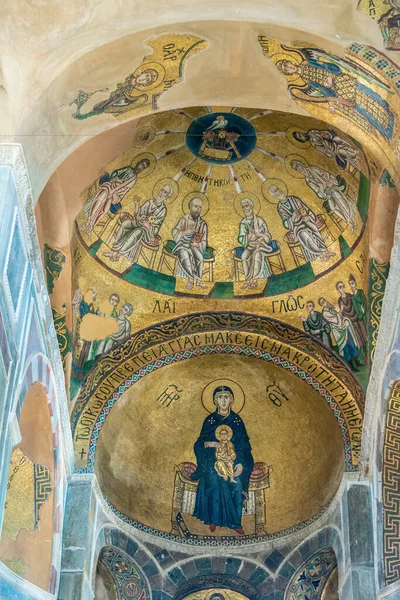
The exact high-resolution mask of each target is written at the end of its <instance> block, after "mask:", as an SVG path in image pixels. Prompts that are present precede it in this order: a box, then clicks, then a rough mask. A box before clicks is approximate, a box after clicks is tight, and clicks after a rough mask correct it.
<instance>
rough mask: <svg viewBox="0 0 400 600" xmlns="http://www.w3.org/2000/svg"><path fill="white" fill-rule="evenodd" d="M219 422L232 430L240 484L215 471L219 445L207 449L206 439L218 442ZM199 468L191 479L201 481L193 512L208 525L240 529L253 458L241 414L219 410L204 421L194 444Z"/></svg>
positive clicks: (235, 462) (237, 479)
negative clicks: (222, 412) (205, 445)
mask: <svg viewBox="0 0 400 600" xmlns="http://www.w3.org/2000/svg"><path fill="white" fill-rule="evenodd" d="M219 425H227V426H228V427H230V428H231V429H232V432H233V435H232V439H231V442H232V443H233V445H234V447H235V452H236V460H235V461H234V465H235V466H236V465H237V464H241V465H242V467H243V472H242V474H241V475H240V476H237V477H235V480H236V481H237V483H232V482H231V481H229V479H228V480H227V481H225V480H224V479H223V478H222V477H220V476H219V475H218V473H217V471H216V470H215V466H214V465H215V461H216V458H215V451H216V448H205V447H204V442H217V441H218V440H217V438H216V437H215V430H216V429H217V427H219ZM194 452H195V455H196V459H197V469H196V471H195V472H194V473H193V474H192V476H191V478H192V480H194V481H197V480H198V481H199V484H198V486H197V493H196V504H195V508H194V513H193V515H194V516H195V517H197V518H198V519H200V520H201V521H203V523H205V524H206V525H211V523H213V524H214V525H218V526H219V527H229V528H230V529H239V528H241V527H242V525H241V522H242V507H243V501H244V500H245V498H246V495H247V494H248V491H249V480H250V475H251V472H252V470H253V466H254V460H253V456H252V454H251V445H250V441H249V437H248V435H247V432H246V428H245V426H244V423H243V421H242V419H241V418H240V417H239V415H238V414H236V413H235V412H233V411H232V410H231V411H230V413H229V415H227V416H223V415H220V414H219V413H218V411H217V410H216V411H215V412H214V413H212V414H210V415H209V416H208V417H207V418H206V419H205V421H204V423H203V427H202V430H201V432H200V436H199V438H198V440H197V442H196V443H195V445H194Z"/></svg>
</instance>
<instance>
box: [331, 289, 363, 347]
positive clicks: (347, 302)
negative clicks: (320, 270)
mask: <svg viewBox="0 0 400 600" xmlns="http://www.w3.org/2000/svg"><path fill="white" fill-rule="evenodd" d="M336 289H337V291H338V292H339V294H340V296H339V298H338V305H339V309H340V311H341V312H342V315H343V316H344V317H345V318H347V319H348V320H349V321H350V322H351V324H352V327H353V331H354V338H355V339H354V341H355V343H356V345H357V347H358V348H362V349H363V350H364V351H366V347H367V343H368V331H367V326H366V322H365V321H360V319H359V318H358V316H357V312H356V309H355V308H354V304H353V297H352V295H351V294H348V293H347V292H346V288H345V285H344V283H343V281H338V282H337V284H336Z"/></svg>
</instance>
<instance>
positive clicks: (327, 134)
mask: <svg viewBox="0 0 400 600" xmlns="http://www.w3.org/2000/svg"><path fill="white" fill-rule="evenodd" d="M293 137H294V139H295V140H297V141H298V142H301V143H303V144H307V143H309V144H311V146H312V147H313V148H315V150H317V151H318V152H322V154H324V155H325V156H327V157H328V158H335V159H336V163H337V164H338V166H339V167H341V168H342V169H345V168H346V166H347V165H348V164H349V165H351V166H352V167H354V168H355V169H356V170H357V171H359V170H360V169H361V165H360V156H359V153H358V150H357V149H356V148H353V146H352V145H351V144H349V142H346V140H344V139H342V138H341V137H340V136H339V135H337V133H336V132H335V131H328V130H327V129H309V130H308V131H307V133H306V132H305V131H295V132H294V133H293Z"/></svg>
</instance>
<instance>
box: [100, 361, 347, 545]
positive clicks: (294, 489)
mask: <svg viewBox="0 0 400 600" xmlns="http://www.w3.org/2000/svg"><path fill="white" fill-rule="evenodd" d="M233 376H234V379H235V380H236V381H237V382H238V383H240V385H241V386H242V387H243V390H244V393H245V396H246V404H245V406H244V408H243V410H242V412H241V417H242V419H243V421H244V423H245V426H246V428H247V432H248V434H249V437H250V442H251V445H252V448H253V456H254V460H255V462H265V463H266V464H267V465H271V466H272V474H271V487H270V489H269V490H268V491H267V527H266V529H267V532H268V533H274V532H279V531H282V530H284V529H286V528H288V527H291V526H292V525H295V524H297V523H301V522H303V521H305V520H306V519H308V518H310V517H312V516H314V515H315V514H316V513H318V512H319V511H320V510H321V509H322V508H323V507H324V506H325V505H326V504H327V503H328V502H329V500H330V499H331V498H332V496H333V494H334V493H335V491H336V489H337V486H338V485H339V482H340V478H341V475H342V473H343V468H344V461H343V450H342V442H341V437H340V432H339V429H338V427H337V425H336V422H335V419H334V416H333V414H332V412H331V411H330V409H329V407H328V406H327V405H326V404H325V402H324V401H323V399H322V398H321V396H320V395H319V394H318V393H317V392H314V391H312V390H311V389H310V388H309V387H308V386H307V384H306V383H304V382H301V381H299V380H298V379H297V378H296V377H295V376H293V375H292V374H288V373H283V372H282V370H281V369H279V368H278V367H276V366H274V365H265V364H263V363H262V362H261V361H257V360H255V359H252V358H248V357H236V356H206V357H198V358H196V359H195V360H192V361H188V362H182V363H177V364H174V365H169V366H167V367H165V368H163V369H161V370H160V371H156V372H153V373H152V374H150V375H148V376H147V377H145V378H144V379H143V380H141V381H139V382H138V383H137V384H135V386H134V388H132V390H129V391H127V392H125V394H124V395H123V396H122V397H121V399H120V400H119V401H118V402H117V403H116V405H115V406H114V408H113V409H112V411H111V413H110V415H109V417H108V419H107V420H106V422H105V424H104V426H103V428H102V430H101V433H100V436H99V441H98V449H97V459H96V474H97V476H98V479H99V483H100V487H101V489H102V491H103V493H104V494H105V495H106V496H107V498H108V499H109V500H110V501H111V503H112V504H113V505H114V506H115V507H116V508H117V509H119V510H120V511H121V512H122V513H124V514H125V515H127V516H129V517H131V518H132V519H134V520H137V521H139V522H142V523H144V524H146V525H149V526H151V527H153V528H155V529H159V530H162V531H169V530H170V527H171V521H170V515H171V505H172V492H173V479H174V467H175V466H176V465H177V464H179V463H181V462H184V461H191V462H195V456H194V453H193V444H194V442H195V441H196V439H197V437H198V435H199V432H200V429H201V426H202V423H203V420H204V418H205V417H206V416H207V412H206V411H205V409H204V408H203V406H202V404H201V393H202V391H203V389H204V387H205V386H206V385H207V384H208V383H209V382H210V381H212V380H214V379H217V378H218V379H219V378H224V377H225V378H232V377H233ZM274 380H276V381H277V382H279V385H280V386H281V387H282V389H283V390H284V391H285V393H286V395H287V396H288V398H289V401H288V402H285V404H284V405H282V406H281V407H277V406H275V405H274V404H273V403H271V401H270V400H269V399H268V397H267V394H266V386H268V385H269V384H270V383H271V382H272V381H274ZM170 383H174V384H176V385H179V386H180V388H183V391H182V393H181V396H180V399H179V400H177V401H175V402H173V403H172V404H171V405H170V406H169V407H168V408H166V407H164V406H163V405H161V404H160V403H159V402H157V398H158V397H159V395H160V394H161V393H162V392H163V391H164V389H165V388H166V386H167V385H168V384H170ZM233 410H235V406H234V405H233ZM199 528H200V529H201V530H202V532H203V534H205V533H207V528H206V527H205V526H203V525H202V524H201V523H199Z"/></svg>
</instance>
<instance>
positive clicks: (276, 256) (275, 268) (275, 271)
mask: <svg viewBox="0 0 400 600" xmlns="http://www.w3.org/2000/svg"><path fill="white" fill-rule="evenodd" d="M268 244H269V245H270V246H271V248H272V250H271V252H265V253H264V259H265V262H266V263H267V265H268V268H269V270H270V271H271V273H272V275H280V273H284V272H285V271H286V267H285V263H284V262H283V258H282V253H281V248H280V245H279V242H278V241H277V240H271V241H270V242H268ZM243 252H244V248H243V247H242V246H238V247H237V248H234V249H233V250H232V255H233V265H234V269H235V270H234V273H235V281H244V279H245V277H244V271H243V265H242V254H243Z"/></svg>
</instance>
